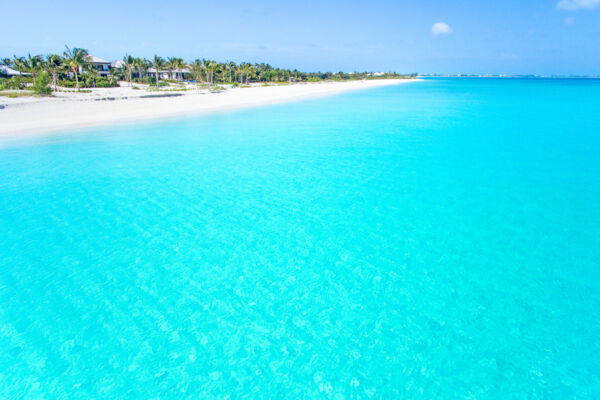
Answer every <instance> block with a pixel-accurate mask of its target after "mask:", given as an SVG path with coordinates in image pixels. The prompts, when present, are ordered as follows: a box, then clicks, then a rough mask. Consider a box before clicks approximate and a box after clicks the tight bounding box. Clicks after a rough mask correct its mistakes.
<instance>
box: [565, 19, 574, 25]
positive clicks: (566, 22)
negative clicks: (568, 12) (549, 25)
mask: <svg viewBox="0 0 600 400" xmlns="http://www.w3.org/2000/svg"><path fill="white" fill-rule="evenodd" d="M574 23H575V18H573V17H567V18H565V24H566V25H573V24H574Z"/></svg>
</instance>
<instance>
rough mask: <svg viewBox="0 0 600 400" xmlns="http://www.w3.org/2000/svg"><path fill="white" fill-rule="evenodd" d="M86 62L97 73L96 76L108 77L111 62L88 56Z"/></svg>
mask: <svg viewBox="0 0 600 400" xmlns="http://www.w3.org/2000/svg"><path fill="white" fill-rule="evenodd" d="M86 61H87V62H88V63H89V64H90V66H91V67H92V68H93V69H95V70H96V71H97V72H98V76H104V77H106V76H109V75H110V66H111V62H110V61H106V60H103V59H101V58H100V57H96V56H92V55H88V56H87V58H86Z"/></svg>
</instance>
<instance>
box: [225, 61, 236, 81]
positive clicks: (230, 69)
mask: <svg viewBox="0 0 600 400" xmlns="http://www.w3.org/2000/svg"><path fill="white" fill-rule="evenodd" d="M236 67H237V65H236V64H235V63H234V62H233V61H230V62H229V63H228V64H227V69H228V70H229V82H233V80H232V79H231V71H235V68H236Z"/></svg>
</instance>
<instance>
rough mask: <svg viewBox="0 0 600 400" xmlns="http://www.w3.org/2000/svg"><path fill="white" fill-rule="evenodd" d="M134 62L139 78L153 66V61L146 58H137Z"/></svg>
mask: <svg viewBox="0 0 600 400" xmlns="http://www.w3.org/2000/svg"><path fill="white" fill-rule="evenodd" d="M134 64H135V69H136V70H137V73H138V78H140V79H142V76H143V75H144V74H145V73H146V72H147V71H148V68H150V67H151V66H152V63H151V62H150V61H148V60H146V59H145V58H136V59H135V60H134Z"/></svg>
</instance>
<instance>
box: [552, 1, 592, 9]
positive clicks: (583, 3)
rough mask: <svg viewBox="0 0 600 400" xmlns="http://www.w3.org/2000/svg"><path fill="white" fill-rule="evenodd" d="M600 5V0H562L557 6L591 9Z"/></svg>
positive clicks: (561, 7)
mask: <svg viewBox="0 0 600 400" xmlns="http://www.w3.org/2000/svg"><path fill="white" fill-rule="evenodd" d="M598 6H600V0H560V1H559V2H558V4H557V5H556V8H560V9H561V10H591V9H593V8H596V7H598Z"/></svg>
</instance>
